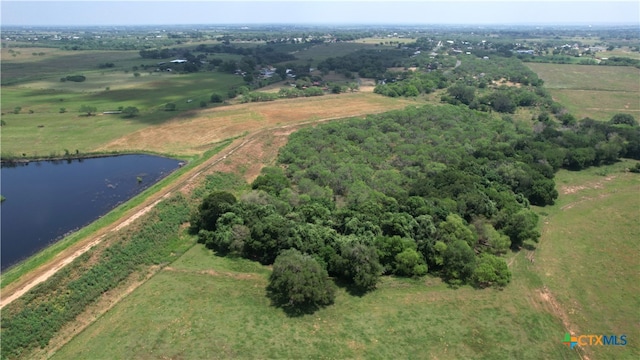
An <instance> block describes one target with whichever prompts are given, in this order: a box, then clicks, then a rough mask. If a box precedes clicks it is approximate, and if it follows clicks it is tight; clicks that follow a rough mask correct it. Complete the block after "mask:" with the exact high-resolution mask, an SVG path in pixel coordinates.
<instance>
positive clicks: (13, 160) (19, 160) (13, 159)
mask: <svg viewBox="0 0 640 360" xmlns="http://www.w3.org/2000/svg"><path fill="white" fill-rule="evenodd" d="M123 155H151V156H158V157H163V158H167V159H175V160H181V161H182V162H183V165H186V164H187V163H188V160H187V159H186V158H185V157H183V156H178V155H175V154H161V153H156V152H153V151H109V152H92V153H78V154H69V155H53V156H37V157H28V156H25V157H17V156H10V157H8V158H7V157H1V158H0V165H3V166H4V165H8V166H11V165H12V164H15V165H20V164H28V163H30V162H37V161H65V160H84V159H95V158H102V157H111V156H123ZM3 156H4V155H3Z"/></svg>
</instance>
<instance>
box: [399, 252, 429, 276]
mask: <svg viewBox="0 0 640 360" xmlns="http://www.w3.org/2000/svg"><path fill="white" fill-rule="evenodd" d="M395 260H396V269H395V273H396V274H397V275H401V276H422V275H424V274H426V273H427V264H426V263H425V262H424V258H423V257H422V255H420V254H419V253H418V252H417V251H415V250H414V249H404V251H402V252H401V253H399V254H398V255H396V258H395Z"/></svg>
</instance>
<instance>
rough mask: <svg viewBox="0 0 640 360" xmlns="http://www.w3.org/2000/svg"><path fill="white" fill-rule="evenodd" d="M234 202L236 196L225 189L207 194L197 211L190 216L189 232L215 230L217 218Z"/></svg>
mask: <svg viewBox="0 0 640 360" xmlns="http://www.w3.org/2000/svg"><path fill="white" fill-rule="evenodd" d="M235 203H236V197H235V196H233V194H231V193H228V192H226V191H216V192H213V193H211V194H209V195H207V196H206V197H205V198H204V200H202V203H201V204H200V206H199V208H198V211H197V212H196V213H195V214H194V215H193V216H192V217H191V232H192V233H197V232H198V231H199V230H201V229H205V230H211V231H213V230H215V229H216V223H217V221H218V218H219V217H220V216H222V214H224V213H225V212H227V211H228V210H229V209H230V207H231V205H233V204H235Z"/></svg>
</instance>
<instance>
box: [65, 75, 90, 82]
mask: <svg viewBox="0 0 640 360" xmlns="http://www.w3.org/2000/svg"><path fill="white" fill-rule="evenodd" d="M65 80H66V81H73V82H83V81H85V80H87V78H86V77H85V76H84V75H69V76H67V77H66V78H65ZM61 81H62V80H61Z"/></svg>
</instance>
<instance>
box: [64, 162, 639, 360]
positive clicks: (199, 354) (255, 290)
mask: <svg viewBox="0 0 640 360" xmlns="http://www.w3.org/2000/svg"><path fill="white" fill-rule="evenodd" d="M633 164H635V162H632V161H624V162H621V163H618V164H615V165H612V166H607V167H603V168H598V169H590V170H587V171H584V172H579V173H576V172H568V171H561V172H560V173H559V174H558V177H557V181H558V190H559V191H560V194H561V195H560V198H559V200H558V202H557V204H556V205H554V206H552V207H546V208H543V209H539V210H538V212H539V213H541V215H542V216H543V219H544V222H543V225H542V233H543V237H542V239H541V241H540V244H539V245H538V248H539V249H538V250H536V251H529V250H522V251H521V252H517V253H513V254H511V255H510V256H509V259H508V263H509V266H510V268H511V270H512V272H513V280H512V283H511V284H509V286H507V287H506V288H505V289H504V290H502V291H496V290H491V289H485V290H481V291H478V290H474V289H472V288H470V287H462V288H459V289H456V290H453V289H450V288H448V287H447V286H446V285H445V284H443V283H442V282H441V280H440V279H437V278H433V277H430V276H427V277H425V278H422V279H420V280H411V279H400V278H393V277H388V278H385V279H384V281H383V282H382V283H381V285H380V286H379V289H378V290H376V291H375V292H373V293H370V294H367V295H365V296H363V297H357V296H352V295H349V294H348V293H347V292H346V291H345V290H344V289H341V290H339V292H338V296H337V298H336V303H335V304H334V305H333V306H330V307H328V308H325V309H321V310H319V311H317V312H316V313H314V314H313V315H305V316H301V317H288V316H287V315H286V314H285V313H284V312H282V310H280V309H277V308H274V307H272V306H270V304H269V301H268V299H267V298H266V297H265V292H264V287H265V285H266V283H267V278H268V275H269V272H270V270H269V268H268V267H264V266H261V265H259V264H257V263H254V262H250V261H248V260H244V259H236V258H223V257H218V256H216V255H213V254H212V253H211V252H210V250H207V249H206V248H204V247H203V246H202V245H196V246H194V247H193V248H192V249H190V250H189V251H188V252H187V253H185V254H184V255H183V256H182V257H180V258H179V259H178V260H176V261H175V262H174V263H172V264H170V265H169V266H167V267H166V268H164V269H163V270H162V271H160V272H159V273H158V274H157V275H155V276H154V277H153V278H152V279H151V280H150V281H148V282H147V283H145V284H144V285H142V286H141V287H140V288H138V289H137V290H136V291H135V292H134V293H132V294H131V295H130V296H129V297H127V298H126V299H124V300H123V301H122V302H121V303H119V304H117V305H116V306H115V307H114V308H113V309H112V310H111V311H109V312H108V313H106V314H105V315H104V316H103V317H101V318H100V319H98V320H97V321H96V322H95V323H94V324H92V325H91V326H89V327H88V328H87V329H85V330H84V331H83V332H82V333H80V334H79V335H78V336H76V337H75V338H74V339H73V340H72V341H70V342H69V343H68V344H67V345H66V346H64V347H63V348H62V349H61V350H60V351H59V352H58V353H56V354H55V356H54V357H53V358H54V359H66V358H81V357H84V356H87V355H88V354H94V353H101V354H104V355H105V356H106V357H113V358H119V357H122V356H125V355H126V356H134V357H151V358H153V357H158V356H168V357H180V358H300V357H305V358H306V357H328V358H389V357H398V356H399V357H414V358H438V359H449V358H451V359H455V358H480V359H482V358H486V359H495V358H519V359H539V358H561V359H563V358H564V359H572V358H576V359H577V358H580V357H582V358H591V359H608V358H611V359H614V358H615V359H626V358H634V357H637V356H638V354H640V349H638V347H637V345H635V344H633V343H631V342H630V343H629V344H628V345H627V346H626V347H588V348H580V349H579V350H570V349H568V348H567V347H566V346H565V345H563V344H562V338H563V336H564V333H565V332H566V331H568V330H569V331H571V332H572V333H573V334H578V335H579V334H591V333H596V334H601V333H602V334H617V335H621V334H626V335H627V337H628V338H629V339H633V338H637V336H639V335H640V334H639V328H638V315H637V311H636V309H637V308H638V305H639V304H638V300H637V299H636V298H634V294H637V293H638V291H640V289H639V288H638V284H637V281H636V278H634V277H633V276H628V277H624V276H623V275H621V274H622V273H626V274H628V273H629V272H631V273H637V272H638V270H640V269H639V264H638V262H637V259H636V257H635V256H634V254H637V253H638V250H639V249H638V245H637V244H635V243H634V242H633V239H634V234H637V232H638V228H637V227H638V225H637V222H636V221H635V219H636V217H637V216H636V215H637V213H635V212H634V210H635V209H637V208H638V207H640V198H638V197H637V196H633V195H635V194H637V193H638V190H640V179H638V177H637V175H636V174H632V173H628V172H624V169H625V168H627V167H630V166H631V165H633ZM603 174H604V175H603ZM602 213H606V214H609V216H608V217H607V218H606V219H603V218H602V216H601V214H602ZM585 224H592V225H587V226H585ZM560 225H561V226H560ZM611 233H615V234H619V235H618V236H617V237H615V238H609V239H608V242H607V243H606V246H605V245H603V241H602V238H603V237H605V236H606V234H611ZM568 234H570V236H571V239H572V241H567V237H568ZM599 244H602V245H599ZM598 246H599V247H601V248H598ZM530 259H534V260H535V262H533V261H530ZM629 269H632V270H631V271H629ZM585 274H591V275H590V276H585ZM585 279H588V280H589V281H585ZM611 279H615V280H613V281H612V280H611ZM147 304H154V306H153V307H149V306H146V305H147ZM522 344H526V346H522Z"/></svg>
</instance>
